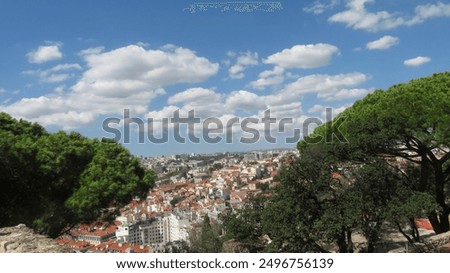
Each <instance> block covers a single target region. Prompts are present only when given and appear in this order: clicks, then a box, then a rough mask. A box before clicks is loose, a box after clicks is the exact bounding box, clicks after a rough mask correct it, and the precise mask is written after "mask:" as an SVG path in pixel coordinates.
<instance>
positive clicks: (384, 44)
mask: <svg viewBox="0 0 450 273" xmlns="http://www.w3.org/2000/svg"><path fill="white" fill-rule="evenodd" d="M399 42H400V39H399V38H397V37H393V36H390V35H386V36H383V37H381V38H380V39H378V40H375V41H371V42H368V43H367V44H366V48H367V49H369V50H383V49H388V48H390V47H392V46H395V45H398V43H399Z"/></svg>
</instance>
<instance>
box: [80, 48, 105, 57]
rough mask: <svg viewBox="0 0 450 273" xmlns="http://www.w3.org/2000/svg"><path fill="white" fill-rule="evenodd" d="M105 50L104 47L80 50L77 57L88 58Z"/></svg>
mask: <svg viewBox="0 0 450 273" xmlns="http://www.w3.org/2000/svg"><path fill="white" fill-rule="evenodd" d="M104 50H105V47H103V46H97V47H90V48H86V49H83V50H81V51H80V52H79V53H78V55H80V56H83V57H84V56H88V55H95V54H100V53H102V52H103V51H104Z"/></svg>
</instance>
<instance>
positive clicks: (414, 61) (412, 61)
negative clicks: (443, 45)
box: [403, 56, 431, 66]
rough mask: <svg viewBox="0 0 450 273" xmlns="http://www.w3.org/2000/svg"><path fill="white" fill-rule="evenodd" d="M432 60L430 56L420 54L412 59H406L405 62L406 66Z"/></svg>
mask: <svg viewBox="0 0 450 273" xmlns="http://www.w3.org/2000/svg"><path fill="white" fill-rule="evenodd" d="M430 61H431V58H429V57H423V56H418V57H415V58H412V59H408V60H405V61H404V62H403V64H404V65H406V66H421V65H423V64H426V63H429V62H430Z"/></svg>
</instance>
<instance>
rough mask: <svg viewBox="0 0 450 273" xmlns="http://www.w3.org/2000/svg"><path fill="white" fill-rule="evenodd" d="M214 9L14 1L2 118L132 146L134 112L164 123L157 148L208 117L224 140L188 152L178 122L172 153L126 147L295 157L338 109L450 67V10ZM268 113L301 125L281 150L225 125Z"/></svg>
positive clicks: (1, 57)
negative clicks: (297, 138) (181, 120)
mask: <svg viewBox="0 0 450 273" xmlns="http://www.w3.org/2000/svg"><path fill="white" fill-rule="evenodd" d="M200 2H202V1H195V0H173V1H149V0H128V1H124V0H123V1H122V0H120V1H119V0H116V1H84V0H82V1H65V0H61V1H45V0H43V1H31V0H30V1H17V0H16V1H9V0H3V1H1V3H0V35H1V43H0V111H4V112H7V113H9V114H10V115H12V116H13V117H16V118H24V119H27V120H31V121H36V122H38V123H40V124H42V125H44V126H45V127H46V128H47V129H49V130H50V131H57V130H66V131H73V130H75V131H79V132H81V133H82V134H84V135H86V136H89V137H114V134H113V133H112V132H111V130H110V131H105V130H103V129H102V123H103V121H104V120H105V119H107V118H110V117H115V118H119V119H121V121H120V123H119V124H116V125H115V127H112V125H111V127H110V128H114V129H120V130H121V131H122V132H121V134H122V136H123V134H124V132H123V130H122V129H123V127H124V126H125V125H126V124H127V121H126V120H125V121H124V120H123V115H124V109H129V111H130V117H134V118H140V119H142V120H144V121H146V119H148V118H151V119H153V121H154V123H153V124H154V132H155V135H156V136H158V134H161V132H162V131H164V127H163V126H162V124H163V123H161V122H160V121H161V120H162V119H164V118H172V117H173V115H174V113H175V111H177V110H178V113H179V115H180V117H187V116H188V113H189V111H191V110H194V111H195V116H196V117H198V118H200V120H201V122H202V124H203V126H204V125H205V124H204V121H205V120H206V119H208V118H214V119H215V121H216V123H214V124H212V125H211V124H210V125H208V126H210V127H208V128H213V129H218V130H216V131H211V132H210V135H209V136H210V137H222V141H220V142H219V143H217V144H208V143H206V142H205V141H204V140H201V141H200V143H198V144H196V143H191V142H190V141H189V140H187V141H186V143H184V144H180V143H177V142H176V141H175V140H174V137H173V134H174V133H173V126H172V125H171V124H170V125H169V128H168V134H169V140H168V142H167V143H163V144H157V143H152V142H151V141H148V140H146V141H145V143H138V140H139V132H140V130H139V128H138V126H136V125H134V124H132V125H131V130H130V143H129V144H125V146H126V147H127V148H129V149H130V150H131V151H132V153H134V154H139V155H161V154H176V153H204V152H223V151H238V150H251V149H259V148H273V147H294V146H295V144H292V143H286V138H287V137H289V136H292V135H293V130H294V129H295V128H303V125H304V124H305V121H308V118H319V119H321V120H324V117H325V112H324V109H325V108H327V107H331V108H332V109H333V115H336V114H338V113H340V112H341V111H343V110H344V109H345V108H346V107H349V106H351V105H352V103H354V102H355V101H356V100H358V99H361V98H362V97H364V96H365V95H367V94H368V93H370V92H372V91H373V90H375V89H386V88H388V87H389V86H391V85H393V84H396V83H401V82H406V81H409V80H410V79H413V78H418V77H422V76H427V75H431V74H433V73H437V72H443V71H448V70H449V68H450V54H449V53H450V52H449V51H450V50H449V48H450V38H449V35H448V28H449V26H450V2H449V1H434V0H432V1H418V0H410V1H391V0H385V1H381V0H348V1H345V0H319V1H241V2H234V4H230V3H229V2H226V1H215V0H211V1H208V3H213V4H216V5H215V6H214V5H209V6H206V8H205V9H204V10H201V9H200V8H201V7H200V5H199V3H200ZM271 3H272V4H274V6H272V7H273V9H272V10H269V7H270V5H269V4H271ZM192 4H194V5H193V6H191V5H192ZM245 4H248V5H247V10H244V11H243V10H242V9H243V8H245V7H246V6H245ZM263 4H265V5H263ZM189 8H190V9H189ZM267 109H270V113H271V117H273V118H276V119H277V120H281V119H283V118H284V119H286V118H287V119H290V121H291V122H290V123H289V124H287V126H286V128H285V131H284V133H281V132H279V131H280V130H279V123H275V124H271V125H270V129H271V136H273V137H275V139H276V141H275V143H268V142H267V140H265V139H264V138H263V132H264V130H267V128H264V126H263V124H262V122H259V123H251V124H250V125H248V124H247V125H248V128H252V129H254V130H256V131H257V132H259V133H260V135H259V136H260V138H261V139H260V140H259V141H257V142H256V143H253V144H245V143H241V141H240V140H241V139H242V137H246V136H247V137H248V136H251V134H250V135H249V132H242V128H240V127H239V124H234V125H230V126H225V125H226V124H227V122H228V121H230V120H232V119H233V118H238V119H239V121H241V122H242V121H244V120H246V119H248V118H252V119H253V120H255V119H256V120H260V121H261V119H262V118H263V117H264V113H265V112H266V110H267ZM217 120H220V122H221V123H222V124H223V125H224V127H220V126H219V125H218V123H217ZM128 121H129V120H128ZM202 124H196V125H195V126H194V131H193V133H194V134H195V136H197V137H201V136H202V133H204V132H203V129H202V127H201V125H202ZM241 124H242V123H241ZM108 126H110V125H108ZM312 126H313V125H312ZM147 127H148V126H147V125H145V126H144V131H141V133H142V134H143V135H144V136H145V139H146V137H147V135H148V132H147ZM187 127H188V126H185V125H182V126H181V132H182V133H181V135H184V134H185V131H186V130H187ZM313 127H314V126H313ZM141 129H142V128H141ZM229 131H230V132H232V133H231V134H230V136H231V138H230V141H229V142H231V143H226V141H225V133H226V132H229ZM247 131H248V130H247ZM254 132H255V131H253V136H255V134H254ZM301 133H302V134H303V133H305V130H302V131H301ZM121 141H122V142H123V138H122V139H121Z"/></svg>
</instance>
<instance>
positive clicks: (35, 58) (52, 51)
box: [27, 44, 63, 64]
mask: <svg viewBox="0 0 450 273" xmlns="http://www.w3.org/2000/svg"><path fill="white" fill-rule="evenodd" d="M59 47H60V45H59V44H56V45H47V46H40V47H38V49H36V50H34V51H31V52H28V53H27V57H28V61H29V62H30V63H36V64H41V63H45V62H49V61H54V60H59V59H61V58H62V56H63V54H62V52H61V51H60V49H59Z"/></svg>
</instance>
